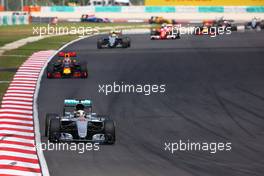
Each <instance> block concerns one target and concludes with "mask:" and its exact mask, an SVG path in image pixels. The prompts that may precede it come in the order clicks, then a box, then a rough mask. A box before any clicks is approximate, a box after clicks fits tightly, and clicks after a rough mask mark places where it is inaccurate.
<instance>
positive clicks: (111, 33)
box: [109, 30, 117, 37]
mask: <svg viewBox="0 0 264 176" xmlns="http://www.w3.org/2000/svg"><path fill="white" fill-rule="evenodd" d="M109 35H110V36H111V37H116V36H117V32H116V31H114V30H112V31H110V33H109Z"/></svg>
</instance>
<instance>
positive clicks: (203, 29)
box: [194, 20, 218, 35]
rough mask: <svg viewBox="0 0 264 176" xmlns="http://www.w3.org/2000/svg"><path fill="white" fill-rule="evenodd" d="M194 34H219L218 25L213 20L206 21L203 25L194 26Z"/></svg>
mask: <svg viewBox="0 0 264 176" xmlns="http://www.w3.org/2000/svg"><path fill="white" fill-rule="evenodd" d="M194 35H218V32H217V26H216V25H215V22H214V21H213V20H212V21H204V22H203V24H202V26H196V27H195V28H194Z"/></svg>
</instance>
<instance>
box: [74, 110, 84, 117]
mask: <svg viewBox="0 0 264 176" xmlns="http://www.w3.org/2000/svg"><path fill="white" fill-rule="evenodd" d="M76 117H77V118H85V117H86V113H85V111H84V110H78V111H77V112H76Z"/></svg>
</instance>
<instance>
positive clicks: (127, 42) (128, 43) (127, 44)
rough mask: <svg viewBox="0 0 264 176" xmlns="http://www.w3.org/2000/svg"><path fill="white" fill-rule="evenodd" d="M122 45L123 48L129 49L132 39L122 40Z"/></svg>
mask: <svg viewBox="0 0 264 176" xmlns="http://www.w3.org/2000/svg"><path fill="white" fill-rule="evenodd" d="M122 45H123V48H128V47H130V39H129V38H127V37H126V38H123V40H122Z"/></svg>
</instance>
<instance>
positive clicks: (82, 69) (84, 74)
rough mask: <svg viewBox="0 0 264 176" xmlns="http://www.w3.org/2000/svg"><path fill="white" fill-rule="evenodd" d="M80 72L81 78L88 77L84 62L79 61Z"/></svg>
mask: <svg viewBox="0 0 264 176" xmlns="http://www.w3.org/2000/svg"><path fill="white" fill-rule="evenodd" d="M81 73H82V78H87V77H88V70H87V64H86V63H81Z"/></svg>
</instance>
